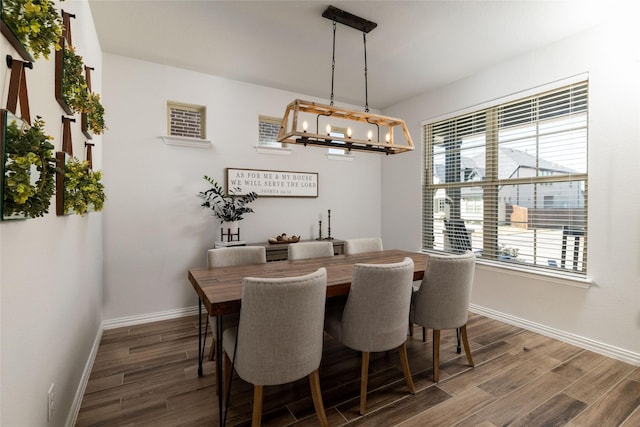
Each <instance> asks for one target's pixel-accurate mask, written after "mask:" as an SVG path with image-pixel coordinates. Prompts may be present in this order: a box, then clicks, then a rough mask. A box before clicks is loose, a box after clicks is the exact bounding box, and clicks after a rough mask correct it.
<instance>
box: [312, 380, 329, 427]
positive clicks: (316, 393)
mask: <svg viewBox="0 0 640 427" xmlns="http://www.w3.org/2000/svg"><path fill="white" fill-rule="evenodd" d="M309 385H310V387H311V397H312V398H313V406H314V407H315V408H316V415H317V416H318V420H319V421H320V425H321V426H323V427H328V426H329V421H327V414H326V413H325V412H324V404H323V403H322V392H321V391H320V374H319V373H318V370H317V369H316V370H315V371H313V372H311V373H310V374H309Z"/></svg>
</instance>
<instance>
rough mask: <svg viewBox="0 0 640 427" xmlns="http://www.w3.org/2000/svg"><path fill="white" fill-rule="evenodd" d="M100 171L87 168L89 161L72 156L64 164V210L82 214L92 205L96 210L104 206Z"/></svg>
mask: <svg viewBox="0 0 640 427" xmlns="http://www.w3.org/2000/svg"><path fill="white" fill-rule="evenodd" d="M101 179H102V172H100V171H93V170H91V168H89V162H87V161H81V160H78V159H77V158H75V157H73V158H71V159H70V160H69V161H67V162H66V163H65V165H64V196H63V200H64V211H65V212H71V211H73V212H74V213H75V214H77V215H82V216H84V214H85V213H87V211H88V210H89V208H90V207H91V206H93V210H94V211H96V212H98V211H101V210H102V208H103V207H104V201H105V199H106V195H105V193H104V185H103V184H102V183H101V182H100V180H101Z"/></svg>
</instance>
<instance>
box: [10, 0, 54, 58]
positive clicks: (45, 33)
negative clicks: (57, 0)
mask: <svg viewBox="0 0 640 427" xmlns="http://www.w3.org/2000/svg"><path fill="white" fill-rule="evenodd" d="M2 21H3V22H4V23H5V24H6V25H7V27H8V28H9V29H10V30H11V32H12V33H13V35H14V36H15V38H16V39H17V41H18V42H20V44H21V45H22V46H23V47H24V48H25V49H26V50H27V51H28V52H29V53H31V54H32V55H33V57H34V58H35V59H38V58H39V57H40V55H42V56H44V57H45V59H49V54H50V53H51V47H54V48H55V49H56V50H58V49H60V36H62V29H63V24H62V17H61V16H60V14H59V13H58V11H57V10H56V8H55V5H54V2H53V1H50V0H2ZM25 59H30V58H25Z"/></svg>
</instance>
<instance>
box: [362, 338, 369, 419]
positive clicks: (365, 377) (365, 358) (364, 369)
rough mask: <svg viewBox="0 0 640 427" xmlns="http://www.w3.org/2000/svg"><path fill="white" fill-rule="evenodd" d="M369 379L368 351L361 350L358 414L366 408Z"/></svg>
mask: <svg viewBox="0 0 640 427" xmlns="http://www.w3.org/2000/svg"><path fill="white" fill-rule="evenodd" d="M368 380H369V352H367V351H363V352H362V370H361V372H360V415H364V413H365V412H366V410H367V381H368Z"/></svg>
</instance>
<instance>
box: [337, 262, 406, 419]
mask: <svg viewBox="0 0 640 427" xmlns="http://www.w3.org/2000/svg"><path fill="white" fill-rule="evenodd" d="M412 280H413V260H412V259H411V258H405V259H404V260H403V261H402V262H397V263H391V264H355V265H354V267H353V279H352V281H351V288H350V290H349V296H348V297H347V302H346V305H345V306H344V310H339V309H336V308H335V307H332V308H330V309H328V310H327V313H326V315H325V331H326V332H327V333H328V334H329V335H331V336H332V337H334V338H335V339H336V340H338V341H340V342H342V343H343V344H344V345H345V346H347V347H349V348H352V349H354V350H357V351H360V352H362V366H361V377H360V414H362V415H364V413H365V411H366V407H367V382H368V370H369V353H371V352H379V351H387V350H392V349H396V348H397V349H398V350H399V352H400V362H401V365H402V372H403V374H404V377H405V380H406V382H407V386H409V391H410V392H411V394H414V393H415V386H414V385H413V380H412V378H411V371H410V370H409V361H408V358H407V347H406V341H407V327H408V323H409V306H410V304H411V284H412Z"/></svg>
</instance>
